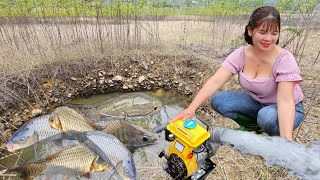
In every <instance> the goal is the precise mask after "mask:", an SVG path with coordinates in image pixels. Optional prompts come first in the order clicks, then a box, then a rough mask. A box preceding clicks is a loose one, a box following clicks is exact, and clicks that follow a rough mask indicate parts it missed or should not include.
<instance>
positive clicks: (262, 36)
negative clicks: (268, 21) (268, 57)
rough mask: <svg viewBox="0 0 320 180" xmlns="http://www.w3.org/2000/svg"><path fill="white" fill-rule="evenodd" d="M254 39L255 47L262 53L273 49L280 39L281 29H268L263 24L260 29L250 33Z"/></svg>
mask: <svg viewBox="0 0 320 180" xmlns="http://www.w3.org/2000/svg"><path fill="white" fill-rule="evenodd" d="M248 33H249V36H251V37H252V43H253V45H254V46H255V47H256V48H258V49H259V50H262V51H268V50H270V49H273V48H274V46H275V45H276V43H277V41H278V39H279V34H280V33H279V28H272V27H268V26H267V25H265V24H261V25H260V26H259V27H257V28H255V29H253V30H250V29H249V31H248Z"/></svg>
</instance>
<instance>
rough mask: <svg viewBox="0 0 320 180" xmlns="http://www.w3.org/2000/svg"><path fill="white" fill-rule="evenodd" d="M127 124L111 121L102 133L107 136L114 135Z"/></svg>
mask: <svg viewBox="0 0 320 180" xmlns="http://www.w3.org/2000/svg"><path fill="white" fill-rule="evenodd" d="M128 124H129V122H128V121H125V120H114V121H111V122H110V123H109V124H108V125H107V126H106V127H104V129H102V130H101V131H102V132H105V133H108V134H114V133H115V132H116V131H118V130H119V129H121V128H123V127H126V126H128Z"/></svg>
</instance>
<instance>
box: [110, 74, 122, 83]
mask: <svg viewBox="0 0 320 180" xmlns="http://www.w3.org/2000/svg"><path fill="white" fill-rule="evenodd" d="M112 81H116V82H119V81H120V82H121V81H123V77H122V76H120V75H117V76H115V77H114V78H112Z"/></svg>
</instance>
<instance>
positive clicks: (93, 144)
mask: <svg viewBox="0 0 320 180" xmlns="http://www.w3.org/2000/svg"><path fill="white" fill-rule="evenodd" d="M59 139H60V140H61V139H68V140H77V141H78V142H79V143H80V144H83V145H85V146H86V147H87V148H88V149H90V150H91V151H93V152H95V153H96V154H97V155H98V156H99V157H100V158H101V159H102V160H104V161H105V162H106V163H107V164H108V165H110V166H109V167H110V168H109V169H110V170H115V173H116V174H118V175H120V177H121V178H123V179H125V180H127V179H128V180H129V179H130V180H135V179H136V167H135V163H134V161H133V157H132V153H131V152H130V151H129V150H128V149H127V148H126V147H125V146H124V145H123V143H122V142H120V141H119V140H118V139H117V138H116V137H115V136H113V135H111V134H107V133H104V132H102V131H87V132H78V131H67V132H63V136H51V137H49V138H47V139H44V140H42V141H52V140H59ZM42 141H40V142H38V143H41V142H42Z"/></svg>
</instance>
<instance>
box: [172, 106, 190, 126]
mask: <svg viewBox="0 0 320 180" xmlns="http://www.w3.org/2000/svg"><path fill="white" fill-rule="evenodd" d="M195 113H196V111H195V110H192V109H191V108H187V109H184V110H183V111H181V112H180V113H179V114H177V115H175V116H174V117H173V118H171V119H170V121H169V123H171V122H173V121H176V120H178V119H183V120H187V119H191V118H192V117H193V116H194V114H195Z"/></svg>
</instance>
